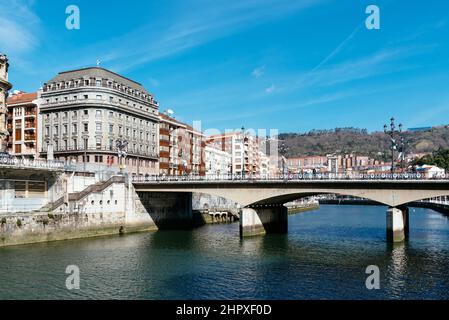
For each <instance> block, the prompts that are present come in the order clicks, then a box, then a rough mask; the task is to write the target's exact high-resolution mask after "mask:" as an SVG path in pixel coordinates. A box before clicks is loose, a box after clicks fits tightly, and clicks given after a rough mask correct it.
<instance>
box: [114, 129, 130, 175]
mask: <svg viewBox="0 0 449 320" xmlns="http://www.w3.org/2000/svg"><path fill="white" fill-rule="evenodd" d="M115 145H116V147H117V155H118V163H119V167H120V174H122V173H123V168H124V165H123V160H124V159H126V157H127V155H128V154H127V153H126V148H127V146H128V141H127V140H126V139H123V138H122V137H120V138H118V139H117V141H116V144H115Z"/></svg>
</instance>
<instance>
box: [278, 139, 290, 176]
mask: <svg viewBox="0 0 449 320" xmlns="http://www.w3.org/2000/svg"><path fill="white" fill-rule="evenodd" d="M288 151H289V148H288V146H287V145H286V144H285V141H282V143H281V146H280V147H279V153H280V154H281V156H282V174H283V175H285V174H286V172H285V170H286V169H287V174H288V167H287V166H286V164H287V159H286V156H287V154H288Z"/></svg>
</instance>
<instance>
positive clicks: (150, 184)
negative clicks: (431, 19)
mask: <svg viewBox="0 0 449 320" xmlns="http://www.w3.org/2000/svg"><path fill="white" fill-rule="evenodd" d="M133 184H134V188H135V189H136V191H137V192H138V193H193V192H197V193H205V194H210V195H214V196H219V197H222V198H226V199H230V200H233V201H235V202H237V203H239V204H240V205H241V207H242V208H243V209H242V213H241V215H242V216H241V219H240V227H241V234H242V236H250V235H256V234H263V233H267V232H286V231H287V208H286V207H284V206H283V204H285V203H287V202H290V201H293V200H297V199H299V198H304V197H309V196H314V195H321V194H338V195H348V196H353V197H358V198H364V199H368V200H371V201H374V202H375V203H379V204H383V205H386V206H389V207H390V209H389V210H388V212H387V238H388V239H389V240H390V241H394V242H399V241H404V240H405V239H407V237H408V209H407V207H406V205H407V204H408V203H411V202H415V201H420V200H424V199H429V198H435V197H442V196H448V195H449V179H446V177H444V178H440V179H425V178H424V177H421V176H418V175H409V174H407V175H391V176H390V177H388V176H385V177H378V176H374V177H373V176H371V175H369V176H363V177H362V178H360V177H357V178H351V177H348V176H344V177H342V176H340V177H336V176H334V177H332V176H330V175H328V176H325V175H324V176H323V175H317V176H311V177H306V178H304V177H301V178H300V177H296V179H295V178H292V177H290V176H288V177H286V179H207V178H200V177H196V178H193V179H191V178H189V177H151V178H148V177H147V178H142V177H139V178H134V179H133Z"/></svg>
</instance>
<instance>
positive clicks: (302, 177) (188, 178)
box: [132, 173, 449, 183]
mask: <svg viewBox="0 0 449 320" xmlns="http://www.w3.org/2000/svg"><path fill="white" fill-rule="evenodd" d="M132 179H133V182H135V183H145V182H147V183H151V182H176V181H178V182H183V181H184V182H195V181H205V182H219V181H231V182H236V183H238V182H257V181H260V182H263V181H279V182H284V181H285V182H289V181H291V182H293V181H348V180H349V181H351V180H353V181H365V180H371V181H374V180H376V181H384V180H385V181H447V182H448V183H449V174H440V175H438V177H433V178H428V177H426V176H425V175H422V174H419V173H395V174H391V173H388V174H387V173H385V174H383V173H382V174H332V173H324V174H289V175H282V174H280V175H251V176H250V175H247V176H242V175H206V176H199V175H176V176H169V175H147V176H133V177H132Z"/></svg>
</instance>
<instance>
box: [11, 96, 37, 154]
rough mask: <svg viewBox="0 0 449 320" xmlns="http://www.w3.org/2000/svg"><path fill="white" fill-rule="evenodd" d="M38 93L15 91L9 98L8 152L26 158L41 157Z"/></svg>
mask: <svg viewBox="0 0 449 320" xmlns="http://www.w3.org/2000/svg"><path fill="white" fill-rule="evenodd" d="M36 101H37V93H36V92H34V93H25V92H21V91H17V92H14V93H13V95H11V96H10V97H9V98H8V100H7V107H8V121H7V128H8V131H9V137H8V153H9V154H11V155H13V156H16V157H20V158H25V159H37V158H38V157H39V141H38V139H37V132H38V124H37V118H38V115H39V108H38V106H37V102H36Z"/></svg>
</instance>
